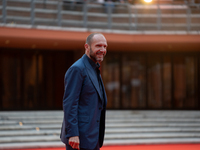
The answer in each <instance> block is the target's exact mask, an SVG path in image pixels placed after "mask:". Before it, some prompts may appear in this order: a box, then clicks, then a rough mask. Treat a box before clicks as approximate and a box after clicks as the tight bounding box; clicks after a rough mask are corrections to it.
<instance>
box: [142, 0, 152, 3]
mask: <svg viewBox="0 0 200 150" xmlns="http://www.w3.org/2000/svg"><path fill="white" fill-rule="evenodd" d="M144 1H145V2H146V3H151V2H152V0H144Z"/></svg>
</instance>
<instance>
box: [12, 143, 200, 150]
mask: <svg viewBox="0 0 200 150" xmlns="http://www.w3.org/2000/svg"><path fill="white" fill-rule="evenodd" d="M15 150H19V149H15ZM22 150H65V148H63V147H62V148H38V149H22ZM101 150H200V143H199V144H168V145H125V146H103V147H102V148H101Z"/></svg>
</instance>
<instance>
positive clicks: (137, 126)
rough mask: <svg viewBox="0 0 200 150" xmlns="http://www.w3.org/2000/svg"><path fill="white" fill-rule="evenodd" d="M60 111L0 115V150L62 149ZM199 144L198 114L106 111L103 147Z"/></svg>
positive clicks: (199, 122)
mask: <svg viewBox="0 0 200 150" xmlns="http://www.w3.org/2000/svg"><path fill="white" fill-rule="evenodd" d="M62 119H63V113H62V111H17V112H16V111H3V112H0V149H17V148H39V147H64V144H63V143H62V142H61V141H60V138H59V135H60V128H61V124H62ZM163 143H165V144H166V143H200V111H129V110H126V111H117V110H116V111H114V110H113V111H112V110H108V111H107V118H106V134H105V141H104V145H124V144H163Z"/></svg>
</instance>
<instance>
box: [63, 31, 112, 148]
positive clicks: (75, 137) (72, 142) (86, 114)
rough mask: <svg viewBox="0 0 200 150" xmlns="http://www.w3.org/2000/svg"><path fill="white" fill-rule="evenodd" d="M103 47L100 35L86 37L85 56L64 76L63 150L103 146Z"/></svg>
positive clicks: (103, 43) (104, 42)
mask: <svg viewBox="0 0 200 150" xmlns="http://www.w3.org/2000/svg"><path fill="white" fill-rule="evenodd" d="M107 46H108V45H107V41H106V38H105V37H104V35H103V34H101V33H92V34H90V35H89V36H88V37H87V39H86V43H85V54H84V55H83V56H82V57H81V58H80V59H79V60H77V61H76V62H75V63H74V64H73V65H72V66H71V67H70V68H69V69H68V70H67V72H66V74H65V80H64V84H65V91H64V96H63V111H64V119H63V124H62V129H61V140H62V142H63V143H65V144H66V150H75V149H80V150H99V149H100V147H102V145H103V140H104V133H105V114H106V104H107V98H106V93H105V89H104V85H103V81H102V79H101V75H100V70H99V67H100V63H101V62H102V61H103V59H104V57H105V55H106V52H107Z"/></svg>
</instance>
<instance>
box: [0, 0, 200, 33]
mask: <svg viewBox="0 0 200 150" xmlns="http://www.w3.org/2000/svg"><path fill="white" fill-rule="evenodd" d="M0 10H1V12H2V13H1V14H0V19H1V23H2V24H18V25H24V24H25V25H31V26H32V27H35V26H38V25H45V26H58V27H78V28H89V29H92V28H95V29H96V28H99V29H117V30H128V31H129V30H134V31H146V30H158V31H160V30H164V31H165V30H166V31H168V30H173V31H177V30H181V31H184V30H185V31H200V4H199V3H195V1H194V0H192V1H180V0H179V1H178V0H175V1H173V0H168V1H166V0H165V1H164V0H162V1H161V0H160V1H153V3H152V4H144V3H137V4H130V3H128V2H127V1H124V3H119V2H112V3H108V2H105V3H98V2H94V1H80V0H79V1H77V0H76V1H72V0H63V1H61V0H2V1H1V2H0Z"/></svg>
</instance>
